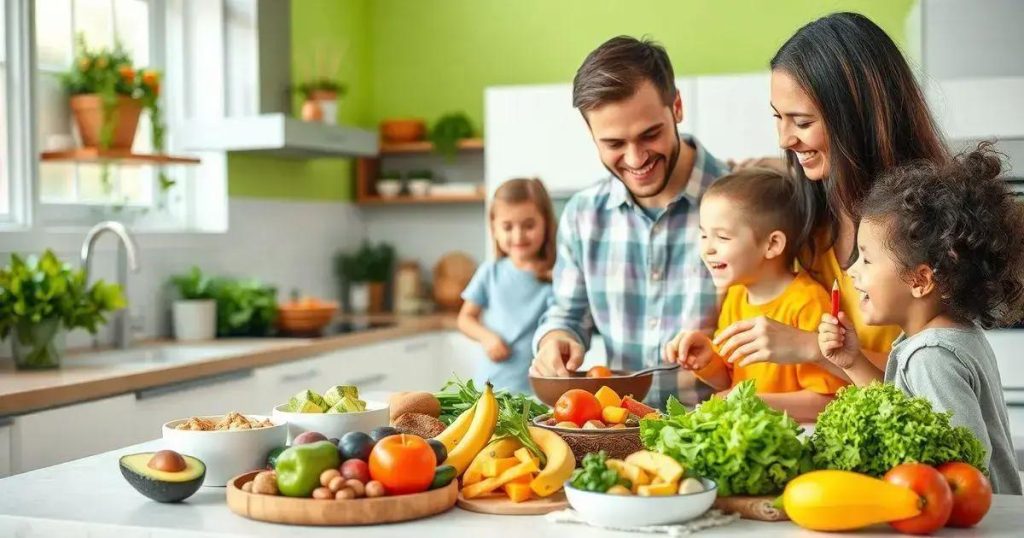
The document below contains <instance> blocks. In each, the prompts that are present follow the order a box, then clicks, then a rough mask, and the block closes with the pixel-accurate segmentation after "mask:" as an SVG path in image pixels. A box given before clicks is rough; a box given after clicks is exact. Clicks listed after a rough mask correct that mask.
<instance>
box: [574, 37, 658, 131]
mask: <svg viewBox="0 0 1024 538" xmlns="http://www.w3.org/2000/svg"><path fill="white" fill-rule="evenodd" d="M644 81H650V82H651V84H653V85H654V87H655V89H657V90H658V94H660V95H661V101H662V102H663V103H664V104H665V106H672V102H673V101H674V100H675V98H676V83H675V75H674V74H673V72H672V62H670V61H669V59H668V53H666V52H665V48H664V47H662V46H661V45H659V44H658V43H657V42H655V41H652V40H650V39H648V38H646V37H644V38H643V39H637V38H635V37H629V36H618V37H613V38H611V39H609V40H608V41H605V42H604V43H602V44H601V46H599V47H597V48H596V49H594V50H593V52H591V53H590V54H588V55H587V58H586V59H585V60H583V65H581V66H580V68H579V70H577V71H576V77H575V78H573V81H572V106H573V107H575V108H577V109H579V111H580V112H581V113H583V115H584V117H586V113H587V112H588V111H590V110H593V109H595V108H597V107H599V106H601V105H605V104H608V103H615V102H619V101H622V100H624V99H627V98H628V97H630V96H631V95H633V94H634V93H636V91H637V88H639V87H640V85H641V84H642V83H643V82H644Z"/></svg>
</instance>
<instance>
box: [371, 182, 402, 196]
mask: <svg viewBox="0 0 1024 538" xmlns="http://www.w3.org/2000/svg"><path fill="white" fill-rule="evenodd" d="M401 193H402V182H401V181H399V180H397V179H378V180H377V194H380V195H381V196H383V197H384V198H394V197H395V196H398V195H399V194H401Z"/></svg>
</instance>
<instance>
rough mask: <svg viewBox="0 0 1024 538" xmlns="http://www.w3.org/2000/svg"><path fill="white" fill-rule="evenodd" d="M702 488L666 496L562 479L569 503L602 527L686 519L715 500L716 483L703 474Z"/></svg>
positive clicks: (667, 523) (696, 514) (588, 519)
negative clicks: (590, 487) (612, 491)
mask: <svg viewBox="0 0 1024 538" xmlns="http://www.w3.org/2000/svg"><path fill="white" fill-rule="evenodd" d="M700 481H701V483H702V484H704V491H702V492H700V493H689V494H686V495H668V496H665V497H640V496H637V495H609V494H607V493H595V492H593V491H583V490H581V489H576V488H574V487H572V485H570V484H569V483H568V482H566V483H565V496H566V497H567V498H568V499H569V504H570V505H572V507H573V509H575V510H576V511H577V512H579V514H580V517H582V518H583V519H584V520H585V521H586V522H587V523H590V524H591V525H599V526H605V527H647V526H650V525H669V524H672V523H682V522H684V521H689V520H691V519H693V518H695V517H697V516H699V515H701V514H703V513H704V512H707V510H708V508H711V505H712V504H714V503H715V497H716V496H717V495H718V486H717V485H716V484H715V483H714V482H713V481H711V480H708V479H706V478H702V479H701V480H700Z"/></svg>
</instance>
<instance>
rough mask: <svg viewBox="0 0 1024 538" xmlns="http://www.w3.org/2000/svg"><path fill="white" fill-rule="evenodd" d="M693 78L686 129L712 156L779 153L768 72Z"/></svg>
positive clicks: (724, 157)
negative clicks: (689, 118) (690, 121)
mask: <svg viewBox="0 0 1024 538" xmlns="http://www.w3.org/2000/svg"><path fill="white" fill-rule="evenodd" d="M694 81H695V86H694V92H693V97H691V98H690V101H689V105H688V106H686V107H685V108H686V112H687V114H690V116H691V120H692V121H693V130H692V131H689V132H692V133H693V134H694V135H696V136H697V138H698V139H700V142H701V144H704V147H706V148H707V149H708V151H710V152H711V154H712V155H714V156H715V157H717V158H719V159H721V160H727V159H735V160H741V159H745V158H748V157H765V156H779V155H781V150H780V149H779V135H778V133H777V132H776V130H775V121H774V120H773V119H772V107H771V75H769V73H767V72H764V73H745V74H739V75H702V76H699V77H694ZM683 101H684V103H685V102H686V96H685V94H684V96H683ZM684 132H686V131H684ZM488 149H490V148H488Z"/></svg>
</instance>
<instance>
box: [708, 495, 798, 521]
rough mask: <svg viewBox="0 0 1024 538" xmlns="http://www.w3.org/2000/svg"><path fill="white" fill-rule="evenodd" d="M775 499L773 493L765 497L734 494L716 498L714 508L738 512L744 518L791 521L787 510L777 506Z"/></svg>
mask: <svg viewBox="0 0 1024 538" xmlns="http://www.w3.org/2000/svg"><path fill="white" fill-rule="evenodd" d="M775 499H776V497H773V496H771V495H766V496H763V497H744V496H741V495H733V496H731V497H719V498H717V499H715V504H714V506H713V507H714V508H717V509H719V510H722V511H724V512H736V513H737V514H739V515H740V517H741V518H743V519H753V520H757V521H789V516H787V515H786V511H785V510H783V509H781V508H776V507H775Z"/></svg>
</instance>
